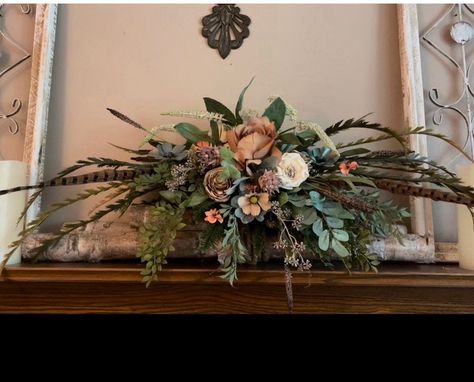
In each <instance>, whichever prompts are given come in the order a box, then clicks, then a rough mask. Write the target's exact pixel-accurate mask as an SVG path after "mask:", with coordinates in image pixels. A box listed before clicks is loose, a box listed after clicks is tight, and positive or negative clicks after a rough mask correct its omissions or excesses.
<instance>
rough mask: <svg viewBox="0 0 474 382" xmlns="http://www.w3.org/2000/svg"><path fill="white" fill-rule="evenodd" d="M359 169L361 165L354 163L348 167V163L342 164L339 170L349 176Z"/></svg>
mask: <svg viewBox="0 0 474 382" xmlns="http://www.w3.org/2000/svg"><path fill="white" fill-rule="evenodd" d="M358 167H359V164H358V163H357V162H355V161H352V162H351V163H349V165H347V163H346V162H342V163H341V164H340V165H339V170H341V173H342V175H344V176H347V175H349V172H350V171H354V170H357V168H358Z"/></svg>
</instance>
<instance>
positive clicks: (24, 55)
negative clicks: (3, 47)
mask: <svg viewBox="0 0 474 382" xmlns="http://www.w3.org/2000/svg"><path fill="white" fill-rule="evenodd" d="M4 6H5V5H4V4H0V17H3V14H2V12H1V11H2V10H3V8H4ZM12 6H13V5H12ZM18 6H19V8H20V12H21V13H22V14H24V15H27V14H29V13H31V6H30V5H29V4H19V5H18ZM3 41H4V42H6V43H7V44H8V45H10V46H11V47H12V49H14V50H17V51H18V52H20V54H21V57H19V58H18V59H17V60H15V61H14V62H12V63H9V64H7V65H6V66H4V67H2V65H1V64H0V79H1V78H2V77H3V76H4V75H5V74H7V73H8V72H10V71H11V70H12V69H14V68H16V67H17V66H19V65H20V64H22V63H23V62H24V61H26V60H27V59H29V58H30V57H31V54H30V53H28V52H27V51H26V49H24V48H23V47H22V46H21V45H19V44H18V43H16V42H15V41H14V40H13V39H12V38H11V37H9V36H8V35H7V34H6V33H5V31H3V30H2V28H1V26H0V43H1V42H3ZM2 53H3V52H2V51H0V57H1V56H2V55H3V54H2ZM21 107H22V102H21V100H20V99H19V98H14V99H13V101H12V103H11V110H10V111H9V112H7V113H2V112H0V119H6V120H7V121H8V131H9V132H10V133H11V134H13V135H15V134H17V133H18V131H19V130H20V127H19V125H18V122H17V120H16V119H15V115H16V114H18V112H19V111H20V109H21Z"/></svg>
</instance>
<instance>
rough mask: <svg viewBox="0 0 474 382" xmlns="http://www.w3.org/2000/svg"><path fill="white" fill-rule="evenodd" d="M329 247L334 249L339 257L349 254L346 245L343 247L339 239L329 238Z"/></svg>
mask: <svg viewBox="0 0 474 382" xmlns="http://www.w3.org/2000/svg"><path fill="white" fill-rule="evenodd" d="M331 247H332V249H334V251H335V252H336V253H337V254H338V255H339V256H341V257H347V256H349V255H350V253H349V251H348V250H347V248H346V247H344V246H343V245H342V244H341V242H340V241H338V240H336V239H335V238H333V239H332V240H331Z"/></svg>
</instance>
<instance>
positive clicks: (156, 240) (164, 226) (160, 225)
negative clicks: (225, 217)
mask: <svg viewBox="0 0 474 382" xmlns="http://www.w3.org/2000/svg"><path fill="white" fill-rule="evenodd" d="M183 214H184V208H176V207H174V206H172V205H171V204H169V203H167V202H163V201H161V202H159V203H157V204H156V205H155V206H153V208H152V209H151V219H150V220H149V221H148V222H146V223H145V224H144V225H143V226H142V227H140V230H139V235H138V253H137V257H139V258H140V259H141V262H142V263H145V269H144V270H143V271H141V275H142V276H143V282H144V283H146V286H147V287H148V286H149V285H150V283H151V282H152V281H156V280H158V272H159V271H161V269H162V267H163V265H164V264H166V256H167V255H168V253H169V252H170V251H174V247H173V242H174V239H175V238H176V233H177V232H178V231H179V230H180V229H182V228H184V227H185V226H186V224H184V223H183Z"/></svg>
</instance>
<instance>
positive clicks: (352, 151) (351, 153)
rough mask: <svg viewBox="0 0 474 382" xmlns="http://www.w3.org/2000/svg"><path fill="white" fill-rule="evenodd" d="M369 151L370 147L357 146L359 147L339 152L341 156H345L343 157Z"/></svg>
mask: <svg viewBox="0 0 474 382" xmlns="http://www.w3.org/2000/svg"><path fill="white" fill-rule="evenodd" d="M367 153H370V150H369V149H364V148H362V147H360V148H357V149H352V150H347V151H343V152H341V151H339V154H341V157H343V158H347V157H350V156H354V155H362V154H367Z"/></svg>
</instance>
